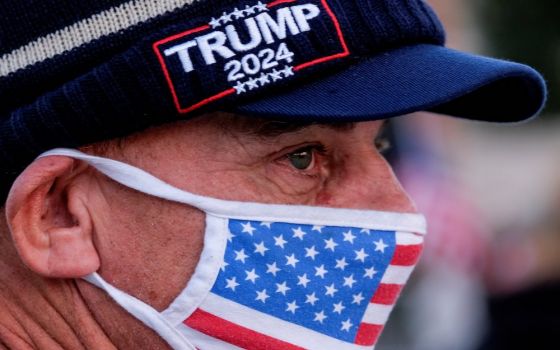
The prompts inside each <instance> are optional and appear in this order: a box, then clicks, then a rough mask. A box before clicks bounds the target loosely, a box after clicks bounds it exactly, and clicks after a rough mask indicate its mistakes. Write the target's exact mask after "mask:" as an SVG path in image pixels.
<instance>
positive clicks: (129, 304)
mask: <svg viewBox="0 0 560 350" xmlns="http://www.w3.org/2000/svg"><path fill="white" fill-rule="evenodd" d="M83 279H84V280H86V281H88V282H89V283H91V284H93V285H94V286H96V287H98V288H100V289H102V290H104V291H105V292H107V294H109V295H110V296H111V298H113V299H114V300H115V301H116V302H117V303H118V304H119V305H120V306H122V307H123V308H124V309H125V310H127V311H128V312H129V313H130V314H132V315H133V316H134V317H136V318H137V319H138V320H140V321H141V322H142V323H144V324H145V325H146V326H147V327H149V328H151V329H153V330H154V331H155V332H156V333H157V334H158V335H159V336H160V337H162V338H163V339H164V340H165V341H166V342H167V343H168V344H169V345H170V346H171V347H172V348H173V349H175V350H184V349H188V350H197V349H196V348H195V347H194V346H193V345H192V344H191V343H190V342H189V341H188V340H187V339H186V338H185V337H184V336H183V335H182V334H181V333H180V332H179V331H178V330H177V329H176V328H175V327H174V326H173V325H171V324H169V323H168V322H167V321H166V320H165V318H163V317H162V315H161V314H160V313H159V312H158V311H157V310H156V309H154V308H152V307H151V306H149V305H148V304H146V303H144V302H142V301H140V300H138V299H136V298H135V297H133V296H130V295H128V294H126V293H125V292H123V291H121V290H120V289H117V288H115V287H113V286H112V285H110V284H109V283H107V282H106V281H105V280H104V279H103V278H102V277H101V276H100V275H99V274H97V273H93V274H90V275H88V276H86V277H83Z"/></svg>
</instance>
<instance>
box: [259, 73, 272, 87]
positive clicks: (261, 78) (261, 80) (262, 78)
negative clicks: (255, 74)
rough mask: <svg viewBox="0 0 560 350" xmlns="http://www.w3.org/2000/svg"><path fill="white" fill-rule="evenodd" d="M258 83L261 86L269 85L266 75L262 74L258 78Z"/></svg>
mask: <svg viewBox="0 0 560 350" xmlns="http://www.w3.org/2000/svg"><path fill="white" fill-rule="evenodd" d="M258 80H259V83H261V86H265V85H266V84H268V83H270V79H268V74H266V73H262V74H261V75H260V76H259V78H258Z"/></svg>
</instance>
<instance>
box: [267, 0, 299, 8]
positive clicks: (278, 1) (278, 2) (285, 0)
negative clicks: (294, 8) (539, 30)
mask: <svg viewBox="0 0 560 350" xmlns="http://www.w3.org/2000/svg"><path fill="white" fill-rule="evenodd" d="M296 1H297V0H276V1H273V2H271V3H269V4H267V5H266V6H267V7H268V8H272V7H274V6H278V5H281V4H287V3H290V2H296Z"/></svg>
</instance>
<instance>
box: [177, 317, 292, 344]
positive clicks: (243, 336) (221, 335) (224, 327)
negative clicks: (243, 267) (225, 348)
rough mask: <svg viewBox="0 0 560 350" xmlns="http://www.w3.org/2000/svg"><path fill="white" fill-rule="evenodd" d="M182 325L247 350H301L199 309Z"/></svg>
mask: <svg viewBox="0 0 560 350" xmlns="http://www.w3.org/2000/svg"><path fill="white" fill-rule="evenodd" d="M184 323H185V324H186V325H187V326H189V327H191V328H193V329H196V330H198V331H200V332H202V333H205V334H208V335H209V336H212V337H215V338H218V339H220V340H223V341H225V342H226V343H230V344H233V345H235V346H238V347H241V348H243V349H247V350H259V349H286V350H303V348H300V347H298V346H295V345H292V344H290V343H286V342H283V341H281V340H278V339H276V338H272V337H269V336H267V335H264V334H261V333H258V332H255V331H253V330H250V329H247V328H245V327H242V326H239V325H237V324H235V323H232V322H230V321H226V320H224V319H222V318H220V317H217V316H214V315H212V314H210V313H208V312H206V311H203V310H200V309H197V310H196V311H195V312H194V313H193V314H192V315H191V316H190V317H189V318H188V319H186V320H185V321H184Z"/></svg>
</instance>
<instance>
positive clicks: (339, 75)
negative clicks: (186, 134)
mask: <svg viewBox="0 0 560 350" xmlns="http://www.w3.org/2000/svg"><path fill="white" fill-rule="evenodd" d="M545 100H546V86H545V83H544V80H543V78H542V77H541V75H540V74H539V73H538V72H537V71H535V70H534V69H532V68H530V67H528V66H525V65H522V64H517V63H513V62H509V61H503V60H496V59H491V58H487V57H482V56H476V55H471V54H467V53H463V52H459V51H456V50H452V49H449V48H445V47H441V46H436V45H424V44H423V45H414V46H407V47H402V48H398V49H395V50H392V51H387V52H384V53H382V54H380V55H377V56H374V57H367V58H363V59H361V60H359V61H357V62H356V63H355V64H353V65H352V66H351V67H349V68H347V69H345V70H341V71H338V72H336V73H333V74H332V75H329V76H327V77H322V78H319V79H316V80H313V81H310V82H300V83H299V85H297V86H295V87H292V88H290V89H289V90H284V91H277V92H274V93H273V94H271V95H268V96H265V97H264V98H261V99H259V100H257V101H253V102H250V103H246V104H243V105H238V106H236V107H235V111H236V112H239V113H243V114H247V115H255V116H261V117H274V118H284V119H298V120H306V121H360V120H376V119H385V118H389V117H394V116H398V115H404V114H408V113H412V112H415V111H433V112H437V113H442V114H447V115H452V116H457V117H461V118H467V119H475V120H485V121H493V122H517V121H522V120H525V119H528V118H531V117H532V116H535V115H536V114H538V112H539V111H540V110H541V109H542V108H543V106H544V102H545Z"/></svg>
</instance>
